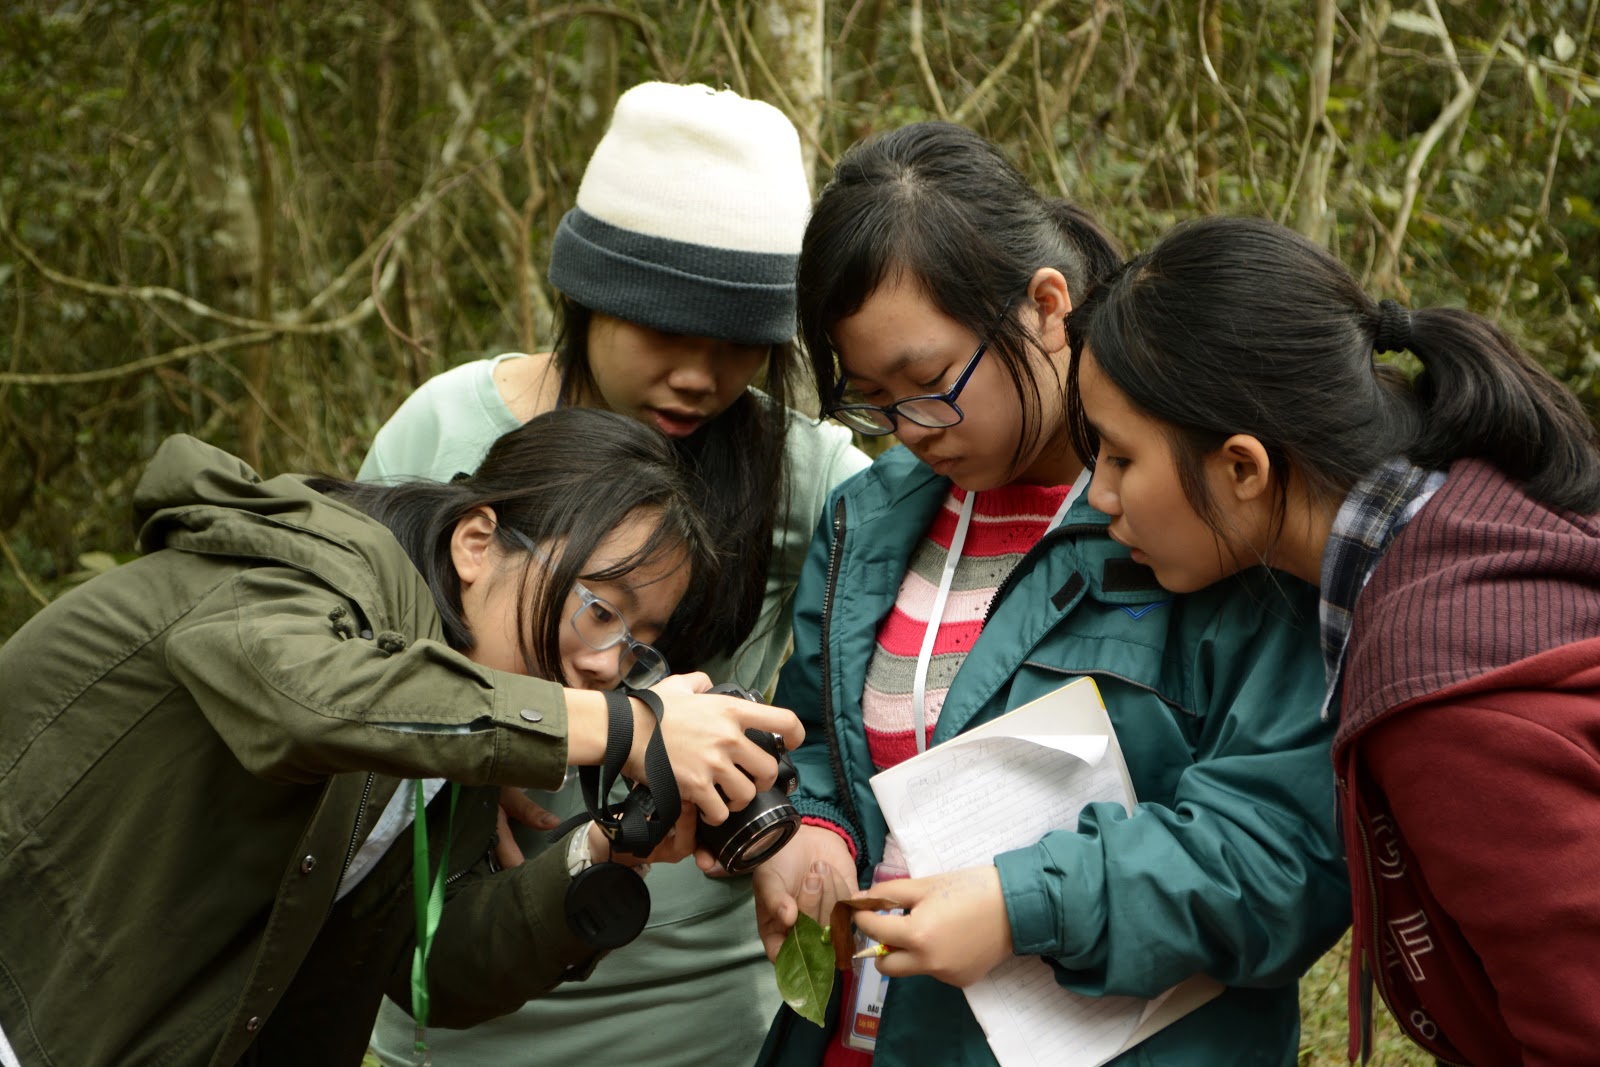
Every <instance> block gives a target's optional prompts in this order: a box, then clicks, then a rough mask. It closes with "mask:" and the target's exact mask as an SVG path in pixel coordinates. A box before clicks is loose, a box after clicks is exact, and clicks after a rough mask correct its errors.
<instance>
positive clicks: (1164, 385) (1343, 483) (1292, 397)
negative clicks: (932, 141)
mask: <svg viewBox="0 0 1600 1067" xmlns="http://www.w3.org/2000/svg"><path fill="white" fill-rule="evenodd" d="M1068 329H1069V333H1070V335H1071V338H1072V364H1071V374H1072V376H1073V381H1074V382H1076V376H1077V374H1078V372H1079V368H1080V366H1081V361H1082V355H1083V352H1084V351H1085V349H1087V351H1088V352H1089V354H1090V355H1092V356H1093V357H1094V359H1095V361H1096V363H1097V364H1098V365H1099V367H1100V369H1101V370H1102V371H1103V372H1104V373H1105V375H1106V377H1107V378H1109V379H1110V380H1111V381H1112V382H1113V383H1115V384H1116V386H1117V387H1118V388H1119V389H1121V390H1122V391H1123V392H1124V393H1125V394H1127V396H1128V398H1129V399H1130V400H1131V401H1132V402H1133V404H1134V405H1135V406H1136V407H1138V408H1141V409H1143V410H1144V411H1145V412H1146V413H1148V414H1149V415H1151V416H1153V417H1155V418H1156V419H1159V420H1161V421H1163V422H1165V423H1166V424H1167V425H1168V426H1169V428H1170V429H1169V437H1170V440H1171V446H1172V450H1173V456H1174V459H1175V461H1176V464H1177V468H1178V473H1179V478H1180V481H1181V484H1182V485H1183V489H1184V494H1185V496H1187V497H1188V499H1189V502H1190V504H1191V505H1192V506H1193V507H1194V508H1195V510H1196V511H1197V512H1198V513H1199V514H1200V515H1201V516H1202V517H1204V518H1206V520H1207V521H1208V522H1209V523H1211V525H1212V526H1213V528H1215V527H1216V518H1215V516H1216V510H1215V508H1214V506H1213V505H1212V503H1211V501H1210V498H1209V495H1208V493H1207V491H1206V488H1205V482H1204V480H1203V478H1202V475H1201V461H1202V459H1203V457H1204V456H1206V455H1207V454H1208V453H1210V452H1212V451H1213V450H1215V449H1216V448H1217V447H1218V446H1220V445H1221V444H1222V442H1223V441H1225V440H1226V439H1227V438H1228V437H1229V436H1230V435H1232V434H1235V433H1245V434H1250V435H1252V436H1254V437H1255V438H1256V439H1258V440H1259V441H1260V442H1261V444H1262V445H1263V447H1265V448H1266V450H1267V453H1268V456H1269V457H1270V458H1271V460H1272V462H1273V463H1274V465H1277V466H1278V467H1279V468H1280V470H1282V471H1283V472H1284V475H1285V477H1286V478H1292V477H1300V478H1301V479H1303V480H1304V483H1305V489H1306V490H1307V491H1308V492H1309V493H1310V495H1311V496H1312V498H1313V499H1315V500H1321V501H1329V502H1332V504H1333V506H1335V507H1336V506H1337V505H1338V502H1339V501H1341V500H1342V499H1343V498H1344V496H1345V495H1346V494H1348V492H1349V491H1350V489H1351V488H1352V487H1354V486H1355V484H1356V483H1357V482H1358V481H1360V480H1361V478H1363V477H1364V476H1365V475H1366V474H1367V473H1368V472H1370V471H1372V470H1373V469H1374V468H1376V467H1377V466H1379V465H1380V464H1382V463H1383V462H1385V461H1386V460H1389V459H1391V458H1393V457H1395V456H1405V457H1407V458H1409V459H1410V460H1411V462H1413V463H1415V464H1417V465H1418V466H1421V467H1425V468H1429V469H1440V468H1444V467H1446V466H1448V465H1449V464H1450V463H1451V462H1453V461H1454V460H1457V459H1462V458H1466V457H1478V458H1482V459H1486V460H1488V461H1490V462H1492V463H1494V464H1495V465H1496V466H1498V467H1499V468H1500V469H1501V470H1502V471H1504V472H1505V473H1506V474H1507V475H1508V476H1509V477H1511V478H1512V479H1514V480H1515V481H1517V482H1518V483H1519V484H1521V485H1522V487H1523V488H1524V490H1525V491H1526V492H1527V493H1528V494H1529V495H1530V496H1532V497H1534V498H1535V499H1537V500H1539V501H1541V502H1543V503H1544V504H1546V505H1548V506H1551V507H1556V508H1566V509H1570V510H1572V511H1577V512H1582V513H1593V512H1595V511H1596V510H1600V453H1597V452H1596V448H1595V432H1594V427H1593V426H1592V425H1591V423H1590V422H1589V420H1588V418H1587V417H1586V416H1585V414H1584V411H1583V408H1582V407H1581V405H1579V403H1578V401H1577V398H1576V397H1574V396H1573V395H1572V394H1571V393H1570V392H1569V391H1568V390H1567V389H1565V388H1564V387H1563V386H1562V385H1561V383H1560V382H1558V381H1557V380H1556V379H1555V378H1554V377H1552V376H1551V375H1550V374H1549V373H1548V372H1547V371H1545V370H1544V369H1543V368H1541V367H1540V366H1539V365H1538V364H1537V363H1535V362H1534V361H1533V360H1532V359H1531V358H1529V357H1528V355H1527V354H1526V353H1524V352H1523V351H1522V350H1521V349H1520V348H1518V347H1517V345H1516V343H1515V342H1513V341H1512V340H1511V339H1510V338H1509V337H1508V336H1506V334H1505V333H1504V332H1503V331H1501V330H1500V329H1499V328H1498V327H1497V326H1495V325H1494V324H1493V323H1491V322H1489V321H1487V320H1485V319H1483V318H1482V317H1480V316H1478V315H1475V314H1472V313H1471V312H1467V311H1462V310H1458V309H1455V308H1427V309H1425V310H1420V311H1409V312H1408V311H1406V310H1404V309H1403V308H1401V307H1400V306H1399V305H1397V304H1395V303H1394V302H1393V301H1387V300H1386V301H1384V302H1383V303H1382V304H1378V303H1375V302H1374V301H1373V300H1372V299H1371V298H1370V297H1369V296H1367V294H1366V293H1365V292H1363V291H1362V289H1361V286H1360V285H1359V284H1358V283H1357V281H1356V279H1355V278H1354V277H1353V276H1352V275H1351V273H1350V271H1349V270H1347V269H1346V268H1345V266H1344V264H1342V263H1340V262H1339V260H1338V259H1336V258H1335V257H1334V256H1332V255H1331V254H1329V253H1328V252H1327V251H1326V250H1324V249H1323V248H1321V247H1319V246H1318V245H1316V244H1314V243H1313V242H1311V241H1309V240H1307V239H1306V238H1305V237H1302V236H1301V235H1300V234H1298V233H1296V232H1294V231H1293V230H1290V229H1288V228H1287V227H1284V226H1280V225H1278V224H1276V223H1273V222H1268V221H1266V220H1263V219H1251V218H1209V219H1200V220H1197V221H1193V222H1190V223H1186V224H1183V225H1180V226H1178V227H1177V228H1175V229H1174V230H1172V231H1171V232H1170V233H1168V234H1167V235H1166V236H1165V237H1163V238H1162V239H1161V240H1160V241H1159V242H1157V243H1156V245H1155V246H1154V247H1153V248H1151V249H1150V250H1149V251H1148V252H1145V253H1144V254H1142V255H1140V256H1138V257H1136V258H1135V259H1133V260H1131V261H1130V262H1129V263H1128V264H1127V265H1126V266H1125V267H1124V268H1123V269H1122V271H1121V272H1120V273H1119V274H1118V275H1116V276H1115V277H1114V278H1112V279H1111V280H1110V281H1108V282H1107V283H1105V284H1104V285H1103V286H1101V288H1100V289H1098V290H1097V291H1096V292H1095V293H1094V294H1093V295H1092V296H1091V297H1090V298H1089V299H1088V300H1087V301H1085V302H1084V303H1083V304H1081V305H1079V306H1078V307H1077V308H1076V309H1075V310H1074V311H1073V313H1072V316H1071V319H1070V321H1069V325H1068ZM1399 350H1405V351H1409V352H1410V353H1411V354H1412V355H1414V356H1416V357H1417V360H1418V361H1419V362H1420V363H1421V364H1422V372H1421V374H1419V375H1418V376H1417V378H1416V380H1415V381H1408V380H1407V379H1406V377H1405V376H1404V375H1403V374H1402V373H1401V372H1400V371H1399V370H1397V369H1396V368H1394V367H1392V366H1390V365H1388V364H1386V363H1383V362H1379V361H1377V360H1375V359H1374V358H1373V357H1374V353H1375V352H1384V351H1399ZM1067 410H1068V420H1069V423H1070V424H1071V427H1072V431H1073V447H1074V448H1075V449H1076V450H1077V452H1078V455H1079V457H1080V458H1082V459H1083V461H1084V462H1085V463H1092V462H1093V460H1094V454H1095V452H1096V451H1097V449H1098V442H1096V441H1095V439H1094V434H1093V431H1092V428H1091V427H1090V426H1089V425H1088V423H1087V421H1086V420H1085V418H1084V414H1083V408H1082V403H1081V401H1080V400H1079V398H1078V396H1077V390H1076V388H1074V389H1071V390H1069V396H1068V408H1067ZM1285 491H1286V486H1285V484H1284V483H1283V482H1280V483H1279V500H1278V506H1279V515H1280V517H1281V515H1282V508H1283V494H1284V493H1285Z"/></svg>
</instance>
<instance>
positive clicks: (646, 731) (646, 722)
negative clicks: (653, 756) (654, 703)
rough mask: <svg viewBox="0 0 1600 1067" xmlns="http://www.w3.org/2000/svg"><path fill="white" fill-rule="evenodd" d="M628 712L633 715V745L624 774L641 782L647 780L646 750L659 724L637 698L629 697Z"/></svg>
mask: <svg viewBox="0 0 1600 1067" xmlns="http://www.w3.org/2000/svg"><path fill="white" fill-rule="evenodd" d="M628 710H629V711H631V712H632V713H633V745H632V747H631V748H629V749H628V759H627V762H625V763H624V764H623V765H622V773H623V774H625V775H627V776H628V778H629V779H630V780H632V781H635V782H640V781H644V780H645V774H644V753H645V748H646V747H647V746H648V745H649V744H650V738H651V737H653V736H654V735H655V732H656V728H657V723H656V717H655V715H653V714H651V711H650V708H649V707H648V706H646V704H645V702H644V701H642V700H640V699H639V698H638V697H636V696H629V697H628ZM663 717H665V716H663ZM663 740H665V739H663Z"/></svg>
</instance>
